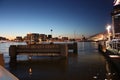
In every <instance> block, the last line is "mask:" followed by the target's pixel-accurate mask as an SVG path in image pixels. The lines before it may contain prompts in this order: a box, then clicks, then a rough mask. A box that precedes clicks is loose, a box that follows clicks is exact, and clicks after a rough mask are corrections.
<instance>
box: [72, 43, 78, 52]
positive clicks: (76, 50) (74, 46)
mask: <svg viewBox="0 0 120 80" xmlns="http://www.w3.org/2000/svg"><path fill="white" fill-rule="evenodd" d="M73 53H76V54H77V53H78V47H77V42H74V43H73Z"/></svg>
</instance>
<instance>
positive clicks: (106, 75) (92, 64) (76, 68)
mask: <svg viewBox="0 0 120 80" xmlns="http://www.w3.org/2000/svg"><path fill="white" fill-rule="evenodd" d="M81 45H82V46H81ZM78 48H79V49H78V54H75V53H69V56H68V57H67V58H60V57H40V56H39V57H38V56H33V57H32V59H25V58H23V56H18V61H17V63H16V64H15V63H14V64H12V65H10V64H9V63H6V65H5V66H6V68H7V69H8V70H9V71H10V72H11V73H13V74H14V75H15V76H16V77H18V78H19V79H20V80H120V75H119V72H118V71H117V69H116V68H115V67H114V65H113V64H111V63H110V62H109V61H108V60H107V59H106V58H105V57H104V56H103V55H102V54H101V53H99V52H98V50H97V49H96V48H95V44H93V43H84V44H83V43H79V47H78ZM26 58H27V57H26Z"/></svg>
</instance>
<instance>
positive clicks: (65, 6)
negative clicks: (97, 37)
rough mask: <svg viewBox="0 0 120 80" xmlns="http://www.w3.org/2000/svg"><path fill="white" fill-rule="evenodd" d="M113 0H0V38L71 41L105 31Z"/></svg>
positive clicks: (109, 20)
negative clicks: (30, 36) (62, 38)
mask: <svg viewBox="0 0 120 80" xmlns="http://www.w3.org/2000/svg"><path fill="white" fill-rule="evenodd" d="M113 1H114V0H0V36H4V37H15V36H25V35H26V34H27V33H40V34H51V32H50V29H53V36H56V37H58V36H68V37H73V35H74V33H75V34H76V35H77V36H78V37H80V36H81V35H85V36H89V35H93V34H96V33H99V32H104V31H105V26H106V25H107V24H111V15H110V13H111V11H112V8H113Z"/></svg>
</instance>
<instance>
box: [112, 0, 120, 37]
mask: <svg viewBox="0 0 120 80" xmlns="http://www.w3.org/2000/svg"><path fill="white" fill-rule="evenodd" d="M112 26H113V29H112V33H113V38H120V0H115V1H114V6H113V11H112Z"/></svg>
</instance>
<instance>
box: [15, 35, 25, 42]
mask: <svg viewBox="0 0 120 80" xmlns="http://www.w3.org/2000/svg"><path fill="white" fill-rule="evenodd" d="M15 41H17V42H21V41H23V39H22V36H17V37H16V38H15Z"/></svg>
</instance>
